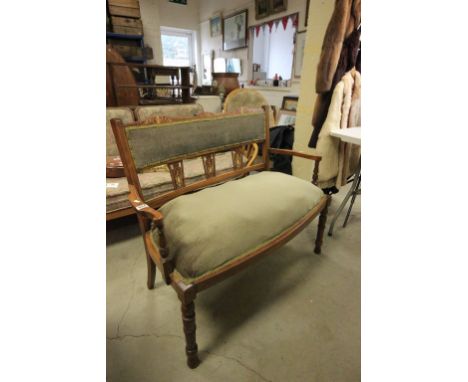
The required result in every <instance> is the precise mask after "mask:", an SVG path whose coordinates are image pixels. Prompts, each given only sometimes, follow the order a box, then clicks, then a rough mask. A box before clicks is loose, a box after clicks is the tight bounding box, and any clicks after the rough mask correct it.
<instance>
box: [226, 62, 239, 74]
mask: <svg viewBox="0 0 468 382" xmlns="http://www.w3.org/2000/svg"><path fill="white" fill-rule="evenodd" d="M226 72H228V73H239V75H240V74H242V67H241V60H240V58H228V59H227V61H226Z"/></svg>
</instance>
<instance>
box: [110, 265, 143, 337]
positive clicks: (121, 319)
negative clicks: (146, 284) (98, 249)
mask: <svg viewBox="0 0 468 382" xmlns="http://www.w3.org/2000/svg"><path fill="white" fill-rule="evenodd" d="M137 262H138V256H135V261H134V263H133V265H132V271H131V275H132V295H131V296H130V298H129V300H128V303H127V307H126V308H125V311H124V312H123V314H122V317H120V320H119V322H118V323H117V335H116V337H115V338H118V337H119V333H120V325H121V324H122V322H123V320H124V319H125V316H126V315H127V313H128V310H129V309H130V305H131V303H132V301H133V298H134V297H135V284H136V278H135V274H134V272H135V266H136V263H137Z"/></svg>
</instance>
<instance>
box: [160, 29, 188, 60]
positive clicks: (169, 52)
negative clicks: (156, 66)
mask: <svg viewBox="0 0 468 382" xmlns="http://www.w3.org/2000/svg"><path fill="white" fill-rule="evenodd" d="M193 40H194V39H193V32H192V31H189V30H184V29H176V28H166V27H161V43H162V51H163V65H165V66H192V65H194V59H193V51H194V47H193Z"/></svg>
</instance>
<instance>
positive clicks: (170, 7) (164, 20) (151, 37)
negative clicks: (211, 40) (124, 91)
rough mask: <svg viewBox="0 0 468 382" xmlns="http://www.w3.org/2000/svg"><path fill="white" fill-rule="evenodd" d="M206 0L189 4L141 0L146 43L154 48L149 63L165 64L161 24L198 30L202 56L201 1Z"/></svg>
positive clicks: (198, 43) (198, 41) (190, 1)
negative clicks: (152, 57) (152, 56)
mask: <svg viewBox="0 0 468 382" xmlns="http://www.w3.org/2000/svg"><path fill="white" fill-rule="evenodd" d="M203 1H204V0H189V1H188V2H187V5H180V4H175V3H169V1H167V0H140V11H141V19H142V22H143V32H144V38H145V44H148V45H149V46H151V47H152V48H153V53H154V59H153V60H150V61H148V63H149V64H159V65H162V64H163V60H162V46H161V26H163V27H171V28H180V29H189V30H193V31H195V32H196V35H197V47H198V48H197V52H196V56H197V57H199V56H200V49H199V47H200V21H199V20H200V15H199V9H200V3H201V2H203Z"/></svg>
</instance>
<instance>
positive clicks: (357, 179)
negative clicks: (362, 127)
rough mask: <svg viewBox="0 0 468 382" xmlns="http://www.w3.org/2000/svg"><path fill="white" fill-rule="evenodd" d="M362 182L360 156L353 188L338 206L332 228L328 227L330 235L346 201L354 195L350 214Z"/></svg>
mask: <svg viewBox="0 0 468 382" xmlns="http://www.w3.org/2000/svg"><path fill="white" fill-rule="evenodd" d="M360 183H361V158H359V163H358V166H357V168H356V171H355V172H354V180H353V184H352V185H351V188H350V189H349V191H348V193H347V194H346V196H345V198H344V199H343V201H342V202H341V204H340V206H339V207H338V210H337V211H336V213H335V216H334V217H333V219H332V221H331V224H330V228H329V229H328V236H332V235H333V227H334V226H335V223H336V220H337V219H338V217H339V216H340V214H341V211H343V208H344V207H345V206H346V203H348V200H349V198H350V197H351V196H353V200H352V202H351V206H350V210H349V211H348V215H349V213H350V212H351V208H352V205H353V203H354V199H355V196H356V194H357V193H358V188H359V185H360ZM347 219H348V217H346V220H347ZM345 225H346V222H345Z"/></svg>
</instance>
